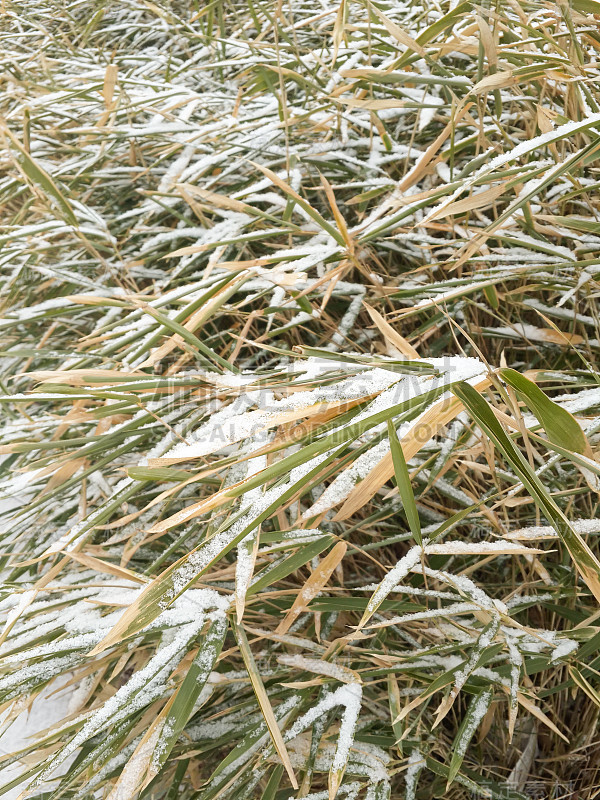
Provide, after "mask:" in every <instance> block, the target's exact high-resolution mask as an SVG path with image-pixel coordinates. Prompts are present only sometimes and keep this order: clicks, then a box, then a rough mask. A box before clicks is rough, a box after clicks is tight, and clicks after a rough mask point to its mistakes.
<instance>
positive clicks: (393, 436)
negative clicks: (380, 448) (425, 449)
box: [387, 420, 423, 544]
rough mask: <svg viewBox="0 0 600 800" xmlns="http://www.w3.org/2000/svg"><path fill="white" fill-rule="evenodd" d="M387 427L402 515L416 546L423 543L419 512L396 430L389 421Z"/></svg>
mask: <svg viewBox="0 0 600 800" xmlns="http://www.w3.org/2000/svg"><path fill="white" fill-rule="evenodd" d="M387 427H388V436H389V439H390V449H391V451H392V460H393V462H394V472H395V473H396V483H397V485H398V491H399V493H400V498H401V500H402V506H403V508H404V513H405V514H406V519H407V520H408V525H409V527H410V530H411V532H412V535H413V537H414V539H415V541H416V542H417V544H421V543H422V541H423V539H422V536H421V522H420V520H419V512H418V511H417V504H416V503H415V495H414V492H413V488H412V485H411V482H410V475H409V474H408V467H407V466H406V459H405V458H404V452H403V451H402V445H401V444H400V442H399V440H398V434H397V433H396V428H395V426H394V423H393V422H392V421H391V420H388V424H387Z"/></svg>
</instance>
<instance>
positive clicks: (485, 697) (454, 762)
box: [446, 688, 494, 791]
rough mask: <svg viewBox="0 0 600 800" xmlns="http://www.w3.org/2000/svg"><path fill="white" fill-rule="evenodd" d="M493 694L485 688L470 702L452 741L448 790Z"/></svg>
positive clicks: (489, 689)
mask: <svg viewBox="0 0 600 800" xmlns="http://www.w3.org/2000/svg"><path fill="white" fill-rule="evenodd" d="M493 696H494V692H493V690H492V689H491V688H488V689H483V691H481V692H479V694H476V695H475V696H474V697H473V699H472V700H471V702H470V703H469V707H468V709H467V713H466V714H465V716H464V718H463V721H462V722H461V725H460V728H459V729H458V733H457V734H456V737H455V739H454V742H453V743H452V758H451V759H450V769H449V771H448V781H447V784H446V791H448V789H449V788H450V785H451V784H452V782H453V781H454V779H455V778H456V775H457V774H458V771H459V769H460V767H461V764H462V762H463V759H464V757H465V755H466V752H467V748H468V747H469V745H470V743H471V740H472V738H473V736H474V735H475V732H476V731H477V728H478V727H479V725H480V723H481V721H482V719H483V718H484V716H485V715H486V713H487V710H488V708H489V707H490V704H491V702H492V698H493Z"/></svg>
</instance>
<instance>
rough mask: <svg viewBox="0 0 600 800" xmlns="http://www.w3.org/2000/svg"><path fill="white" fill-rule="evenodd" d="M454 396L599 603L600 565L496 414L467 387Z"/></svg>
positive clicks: (461, 385)
mask: <svg viewBox="0 0 600 800" xmlns="http://www.w3.org/2000/svg"><path fill="white" fill-rule="evenodd" d="M453 392H454V394H455V395H456V396H457V397H458V398H459V400H461V401H462V403H463V404H464V406H465V408H466V409H468V411H469V412H470V413H471V415H472V416H473V418H474V419H475V421H476V422H477V424H478V425H479V427H480V428H481V429H482V430H483V431H484V433H486V434H487V436H489V438H490V439H491V440H492V442H494V444H495V445H496V447H498V449H499V450H500V452H502V453H503V454H504V456H505V457H506V458H507V460H508V461H509V462H510V464H511V466H512V468H513V469H514V471H515V473H516V474H517V475H518V476H519V479H520V480H521V481H522V483H523V485H524V486H525V488H526V489H527V491H528V492H529V494H530V495H531V496H532V497H533V498H534V499H535V500H536V501H537V504H538V506H539V507H540V509H541V510H542V512H543V513H544V515H545V516H546V518H547V519H548V521H549V522H550V523H551V524H552V525H553V527H554V529H555V530H556V532H557V533H558V536H559V538H560V539H561V541H562V542H563V544H564V545H565V546H566V547H567V549H568V551H569V553H570V554H571V558H572V559H573V561H574V562H575V565H576V566H577V568H578V570H579V571H580V573H581V575H582V577H583V579H584V581H585V582H586V584H587V586H588V588H589V589H590V590H591V592H592V594H593V595H594V597H595V598H596V600H598V601H599V602H600V562H598V559H597V558H596V556H595V555H594V553H593V552H592V551H591V550H590V548H589V547H588V545H587V544H586V542H585V540H584V539H583V537H582V536H581V535H580V534H579V533H577V531H575V530H574V528H573V527H572V526H571V524H570V522H569V520H568V519H567V517H566V516H565V515H564V514H563V512H562V511H561V510H560V508H559V507H558V506H557V505H556V503H555V502H554V500H553V499H552V497H550V495H549V494H548V492H547V490H546V489H545V487H544V485H543V484H542V482H541V481H540V479H539V478H538V476H537V475H536V474H535V473H534V472H533V470H532V469H531V467H530V466H529V464H528V463H527V461H526V460H525V458H524V457H523V455H522V454H521V453H520V451H519V450H518V449H517V448H516V447H515V445H514V444H513V442H512V441H511V439H510V438H509V437H508V436H507V434H506V433H505V431H504V429H503V428H502V426H501V425H500V423H499V422H498V420H497V419H496V417H495V416H494V413H493V411H492V410H491V408H490V407H489V405H488V404H487V403H486V402H485V400H483V398H482V397H481V396H480V395H479V393H478V392H477V391H476V390H475V389H474V388H473V387H472V386H470V385H469V384H468V383H461V384H459V385H458V386H455V387H454V388H453Z"/></svg>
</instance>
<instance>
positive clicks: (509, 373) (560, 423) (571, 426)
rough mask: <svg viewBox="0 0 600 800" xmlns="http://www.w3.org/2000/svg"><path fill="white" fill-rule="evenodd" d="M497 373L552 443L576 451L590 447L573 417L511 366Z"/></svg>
mask: <svg viewBox="0 0 600 800" xmlns="http://www.w3.org/2000/svg"><path fill="white" fill-rule="evenodd" d="M499 374H500V376H501V377H502V379H503V380H504V381H506V383H508V385H509V386H512V388H513V389H515V391H516V392H517V394H518V395H519V396H520V398H521V399H522V400H524V401H525V403H527V406H528V407H529V409H530V411H532V412H533V414H535V416H536V417H537V420H538V422H539V423H540V425H541V426H542V427H543V428H544V430H545V431H546V434H547V435H548V438H549V439H550V441H551V442H554V443H556V444H557V445H559V446H560V447H564V448H566V449H568V450H573V451H574V452H576V453H582V454H583V453H585V452H586V451H587V452H589V451H590V446H589V444H588V441H587V439H586V438H585V434H584V432H583V431H582V429H581V426H580V424H579V423H578V422H577V420H576V419H575V417H574V416H573V415H572V414H571V413H570V412H569V411H567V409H566V408H562V406H559V405H558V403H555V402H554V401H553V400H551V399H550V398H549V397H548V396H547V395H546V394H544V392H543V391H542V390H541V389H540V388H539V386H537V385H536V384H535V383H534V382H533V381H530V380H529V378H526V377H525V376H524V375H521V373H520V372H517V371H516V370H514V369H508V368H504V369H500V370H499Z"/></svg>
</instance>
